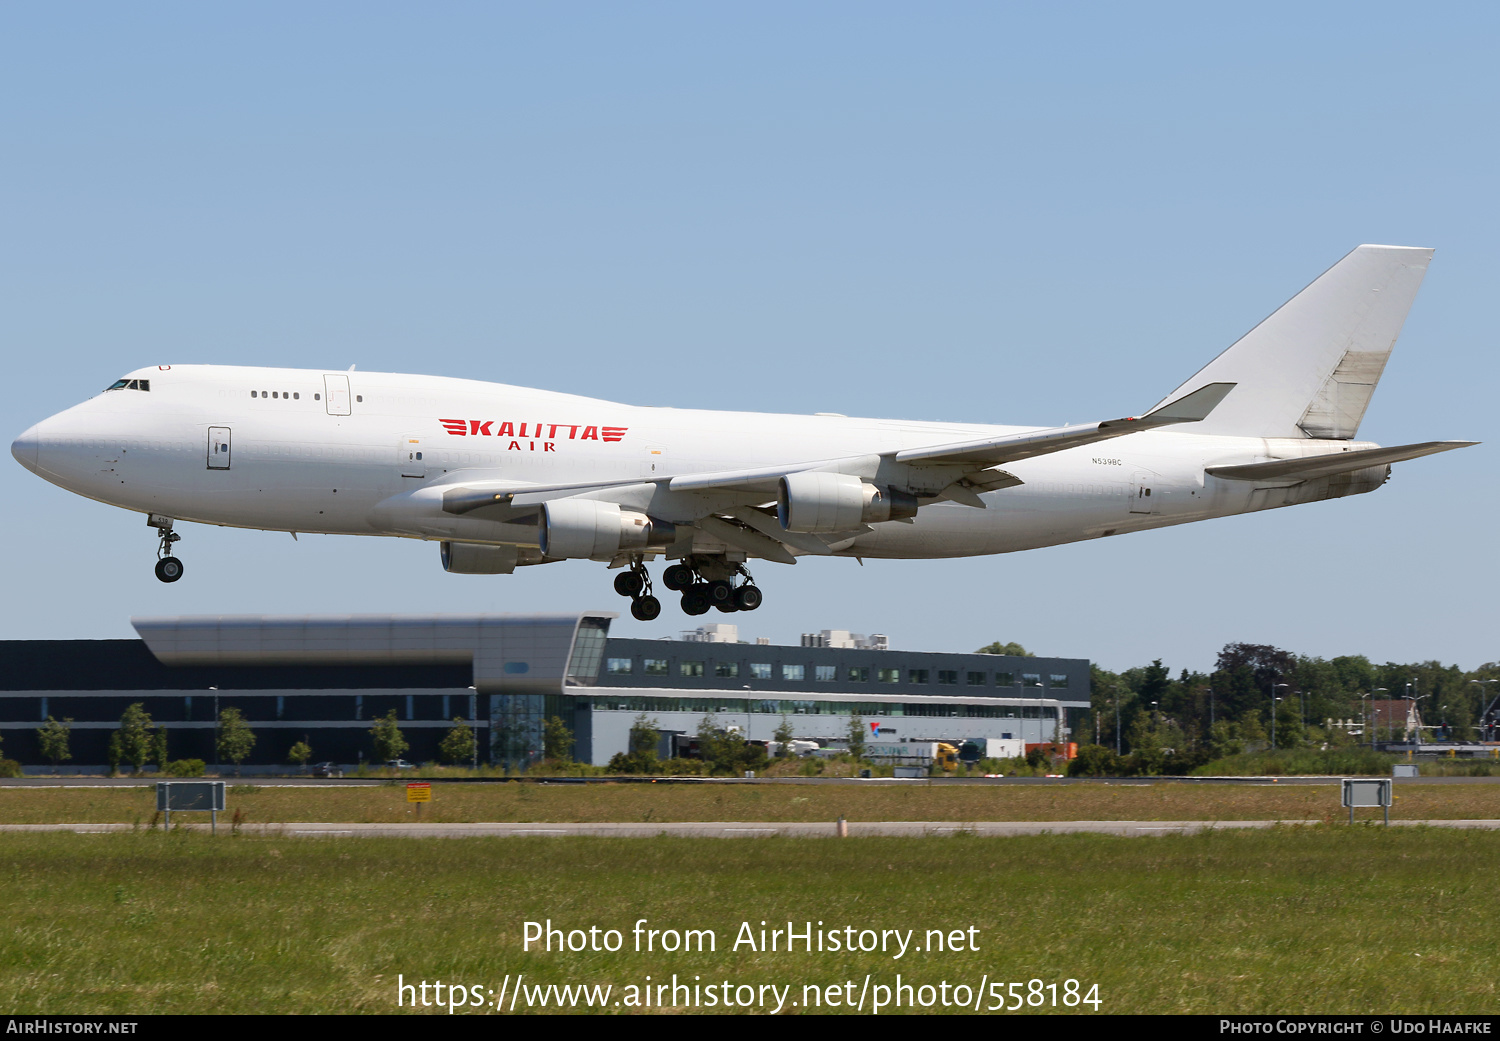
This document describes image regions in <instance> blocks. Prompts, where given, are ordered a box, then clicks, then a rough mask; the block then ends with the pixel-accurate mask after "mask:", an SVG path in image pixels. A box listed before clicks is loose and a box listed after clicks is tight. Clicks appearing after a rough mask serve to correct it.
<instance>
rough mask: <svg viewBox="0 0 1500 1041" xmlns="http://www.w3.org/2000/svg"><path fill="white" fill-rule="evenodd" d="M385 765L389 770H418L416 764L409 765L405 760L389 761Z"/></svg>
mask: <svg viewBox="0 0 1500 1041" xmlns="http://www.w3.org/2000/svg"><path fill="white" fill-rule="evenodd" d="M385 765H386V768H387V769H389V770H415V769H416V768H417V765H416V764H415V763H408V762H407V761H406V760H405V759H387V760H386V761H385Z"/></svg>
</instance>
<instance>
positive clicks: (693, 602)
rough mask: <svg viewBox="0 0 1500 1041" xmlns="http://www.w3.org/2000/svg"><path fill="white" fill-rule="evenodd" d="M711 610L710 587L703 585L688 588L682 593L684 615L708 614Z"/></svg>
mask: <svg viewBox="0 0 1500 1041" xmlns="http://www.w3.org/2000/svg"><path fill="white" fill-rule="evenodd" d="M708 608H709V602H708V587H707V586H705V585H702V584H701V583H700V584H698V585H691V586H688V587H687V588H686V589H685V590H683V591H682V613H683V614H707V613H708Z"/></svg>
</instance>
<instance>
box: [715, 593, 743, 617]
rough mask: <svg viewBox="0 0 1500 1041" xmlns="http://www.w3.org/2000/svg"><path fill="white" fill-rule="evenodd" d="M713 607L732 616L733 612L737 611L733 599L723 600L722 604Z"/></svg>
mask: <svg viewBox="0 0 1500 1041" xmlns="http://www.w3.org/2000/svg"><path fill="white" fill-rule="evenodd" d="M714 606H715V607H717V608H718V609H719V610H720V611H723V612H724V613H725V614H733V613H734V612H736V611H738V610H739V608H738V607H737V606H735V603H734V598H733V597H730V598H729V599H728V600H725V601H724V602H723V603H722V604H714Z"/></svg>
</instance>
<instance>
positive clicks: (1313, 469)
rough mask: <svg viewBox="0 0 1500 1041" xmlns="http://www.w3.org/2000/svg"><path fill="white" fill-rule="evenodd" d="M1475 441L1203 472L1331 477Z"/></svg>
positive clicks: (1232, 476) (1254, 477)
mask: <svg viewBox="0 0 1500 1041" xmlns="http://www.w3.org/2000/svg"><path fill="white" fill-rule="evenodd" d="M1478 443H1479V442H1478V441H1424V442H1422V443H1421V444H1416V445H1394V446H1392V447H1390V448H1362V449H1359V450H1358V451H1353V452H1333V453H1330V454H1328V455H1321V456H1310V457H1304V458H1301V459H1272V460H1270V461H1269V462H1264V463H1245V464H1242V465H1237V466H1210V467H1209V468H1208V469H1207V470H1206V471H1204V472H1205V473H1207V474H1209V475H1210V476H1211V477H1219V478H1222V479H1224V480H1226V481H1286V480H1299V481H1305V480H1311V479H1313V478H1315V477H1331V476H1333V475H1334V474H1341V473H1349V472H1351V471H1353V470H1363V469H1364V468H1365V467H1367V466H1379V465H1380V464H1382V463H1399V462H1402V461H1403V460H1406V459H1419V458H1421V457H1422V456H1424V455H1435V454H1436V453H1438V452H1448V451H1451V450H1453V449H1455V448H1468V447H1469V446H1470V445H1477V444H1478Z"/></svg>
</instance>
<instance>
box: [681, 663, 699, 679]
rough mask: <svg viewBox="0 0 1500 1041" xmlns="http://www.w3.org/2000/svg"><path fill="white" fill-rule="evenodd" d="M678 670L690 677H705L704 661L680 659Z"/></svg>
mask: <svg viewBox="0 0 1500 1041" xmlns="http://www.w3.org/2000/svg"><path fill="white" fill-rule="evenodd" d="M677 669H678V671H679V672H680V673H681V674H682V675H683V676H686V677H687V678H689V679H702V678H703V663H702V662H701V661H680V662H678V663H677Z"/></svg>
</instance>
